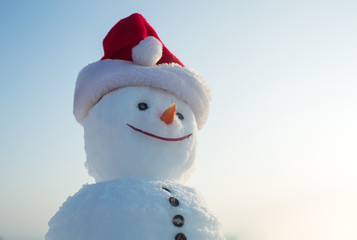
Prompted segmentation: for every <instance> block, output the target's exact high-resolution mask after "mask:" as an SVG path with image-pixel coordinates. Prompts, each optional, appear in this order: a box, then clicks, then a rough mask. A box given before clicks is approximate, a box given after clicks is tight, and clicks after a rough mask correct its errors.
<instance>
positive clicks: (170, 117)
mask: <svg viewBox="0 0 357 240" xmlns="http://www.w3.org/2000/svg"><path fill="white" fill-rule="evenodd" d="M175 113H176V104H175V103H174V104H172V105H171V106H170V107H169V108H168V109H166V110H165V112H164V113H163V114H162V115H161V117H160V119H161V121H163V122H165V123H166V124H167V125H169V124H171V123H172V122H173V121H174V118H175Z"/></svg>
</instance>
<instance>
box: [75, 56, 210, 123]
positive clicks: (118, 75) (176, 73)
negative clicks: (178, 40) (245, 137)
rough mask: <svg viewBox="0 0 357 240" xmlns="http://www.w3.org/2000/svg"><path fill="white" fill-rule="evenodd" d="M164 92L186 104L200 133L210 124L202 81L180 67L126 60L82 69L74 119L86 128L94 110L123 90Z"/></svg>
mask: <svg viewBox="0 0 357 240" xmlns="http://www.w3.org/2000/svg"><path fill="white" fill-rule="evenodd" d="M129 86H147V87H154V88H158V89H162V90H164V91H167V92H169V93H170V94H172V95H174V96H176V97H177V98H179V99H181V100H183V101H184V102H186V103H187V104H188V105H189V106H190V107H191V109H192V111H193V113H194V114H195V118H196V121H197V126H198V128H199V129H201V128H202V127H203V125H204V123H205V122H206V120H207V116H208V110H209V101H210V93H209V88H208V86H207V85H206V83H205V82H204V81H203V80H202V78H201V77H200V76H199V75H198V74H197V73H195V72H194V71H192V70H189V69H187V68H184V67H182V66H180V65H178V64H174V63H171V64H160V65H155V66H152V67H146V66H140V65H137V64H135V63H133V62H129V61H124V60H111V59H107V60H102V61H98V62H94V63H91V64H89V65H88V66H86V67H85V68H83V69H82V71H81V72H80V73H79V75H78V79H77V83H76V89H75V95H74V106H73V107H74V109H73V112H74V115H75V117H76V119H77V121H78V122H79V123H81V124H83V122H84V120H85V118H86V117H87V116H88V113H89V111H90V110H91V108H92V107H93V106H94V105H95V104H96V103H97V102H98V101H99V100H100V99H101V98H102V97H103V96H104V95H105V94H107V93H109V92H111V91H113V90H115V89H118V88H122V87H129Z"/></svg>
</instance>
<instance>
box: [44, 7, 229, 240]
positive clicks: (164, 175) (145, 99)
mask: <svg viewBox="0 0 357 240" xmlns="http://www.w3.org/2000/svg"><path fill="white" fill-rule="evenodd" d="M103 46H104V57H103V58H102V59H101V60H100V61H98V62H94V63H92V64H89V65H88V66H86V67H85V68H84V69H83V70H82V71H81V72H80V73H79V76H78V79H77V84H76V89H75V96H74V115H75V117H76V119H77V120H78V122H79V123H80V124H81V125H82V126H83V128H84V139H85V151H86V156H87V160H86V163H85V165H86V167H87V169H88V173H89V174H90V175H91V176H93V177H94V178H95V180H96V183H95V184H89V185H88V184H87V185H84V186H83V187H82V189H80V190H79V191H78V192H77V193H76V194H75V195H74V196H71V197H69V198H68V199H67V200H66V201H65V202H64V203H63V205H62V206H61V207H60V209H59V210H58V212H57V213H56V214H55V215H54V216H53V217H52V219H51V220H50V222H49V231H48V232H47V234H46V237H45V238H46V240H114V239H115V240H120V239H129V240H143V239H153V240H169V239H175V240H185V239H189V240H191V239H192V240H219V239H224V237H223V234H222V230H221V227H220V223H219V222H218V220H217V218H216V217H215V216H214V214H213V213H212V212H211V211H210V210H209V208H207V206H206V205H205V203H204V200H203V199H202V197H201V196H200V194H199V193H198V192H196V190H195V189H194V188H191V187H187V186H185V185H183V183H184V182H185V180H186V179H187V178H188V177H189V176H190V174H191V172H192V168H193V165H194V161H195V155H196V149H197V134H198V130H199V129H201V128H202V127H203V125H204V123H205V121H206V119H207V114H208V104H209V99H210V96H209V90H208V87H207V86H206V84H205V82H204V81H203V80H202V79H201V78H200V76H199V75H198V74H196V73H195V72H194V71H192V70H190V69H188V68H186V67H185V66H184V65H183V64H182V63H181V62H180V60H178V58H176V57H175V56H174V55H173V54H172V53H171V52H170V51H169V50H168V49H167V48H166V47H165V46H164V45H163V43H162V42H161V40H160V39H159V37H158V35H157V34H156V32H155V31H154V29H153V28H152V27H151V26H150V25H149V24H148V23H147V21H146V20H145V19H144V18H143V17H142V16H141V15H140V14H133V15H131V16H129V17H127V18H125V19H122V20H120V21H119V22H118V23H117V24H116V25H115V26H114V27H113V28H112V29H111V30H110V31H109V33H108V34H107V36H106V37H105V39H104V41H103Z"/></svg>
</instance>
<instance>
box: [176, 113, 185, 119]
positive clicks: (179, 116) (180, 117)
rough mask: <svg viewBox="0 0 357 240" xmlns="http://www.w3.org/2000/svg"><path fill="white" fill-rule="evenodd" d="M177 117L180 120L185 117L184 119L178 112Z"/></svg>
mask: <svg viewBox="0 0 357 240" xmlns="http://www.w3.org/2000/svg"><path fill="white" fill-rule="evenodd" d="M176 115H177V117H178V118H179V119H180V120H183V119H184V117H183V115H182V114H181V113H179V112H177V113H176Z"/></svg>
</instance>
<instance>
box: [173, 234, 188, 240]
mask: <svg viewBox="0 0 357 240" xmlns="http://www.w3.org/2000/svg"><path fill="white" fill-rule="evenodd" d="M175 240H187V238H186V236H185V234H183V233H178V234H176V236H175Z"/></svg>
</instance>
